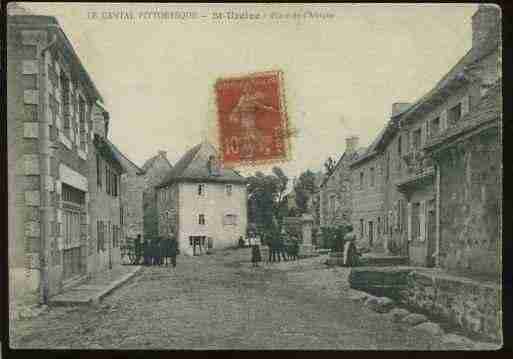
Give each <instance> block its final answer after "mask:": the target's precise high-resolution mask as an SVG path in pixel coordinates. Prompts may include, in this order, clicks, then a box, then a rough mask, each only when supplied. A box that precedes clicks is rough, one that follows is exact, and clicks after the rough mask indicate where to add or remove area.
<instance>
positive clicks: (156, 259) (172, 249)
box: [135, 236, 180, 268]
mask: <svg viewBox="0 0 513 359" xmlns="http://www.w3.org/2000/svg"><path fill="white" fill-rule="evenodd" d="M135 252H136V255H137V258H138V259H137V262H139V261H140V259H141V257H142V260H143V264H144V265H148V266H157V265H158V266H161V265H165V266H168V265H169V264H171V265H172V266H173V268H175V267H176V256H177V255H178V254H179V253H180V250H179V248H178V241H177V240H176V238H175V237H173V236H165V237H156V238H153V239H151V240H148V239H145V240H144V241H142V242H141V237H140V236H138V237H137V239H136V242H135Z"/></svg>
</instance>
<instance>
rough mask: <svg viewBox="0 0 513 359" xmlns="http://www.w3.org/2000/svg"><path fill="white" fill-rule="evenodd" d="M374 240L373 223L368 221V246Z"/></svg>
mask: <svg viewBox="0 0 513 359" xmlns="http://www.w3.org/2000/svg"><path fill="white" fill-rule="evenodd" d="M373 241H374V223H372V221H369V246H372V242H373Z"/></svg>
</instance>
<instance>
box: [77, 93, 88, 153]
mask: <svg viewBox="0 0 513 359" xmlns="http://www.w3.org/2000/svg"><path fill="white" fill-rule="evenodd" d="M78 113H79V122H80V149H82V150H85V147H86V143H87V135H86V132H85V130H86V103H85V101H84V99H83V98H82V97H80V98H79V100H78Z"/></svg>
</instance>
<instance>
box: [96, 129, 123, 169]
mask: <svg viewBox="0 0 513 359" xmlns="http://www.w3.org/2000/svg"><path fill="white" fill-rule="evenodd" d="M93 145H94V147H95V148H96V150H97V151H98V152H99V153H101V154H102V155H103V156H104V157H105V158H106V159H107V160H109V162H111V163H113V164H114V165H115V166H116V167H118V169H119V170H120V172H125V167H124V166H123V163H122V161H121V158H120V157H119V155H118V154H117V153H116V151H114V148H113V145H112V143H110V141H108V140H106V139H104V138H102V137H100V136H98V135H94V141H93Z"/></svg>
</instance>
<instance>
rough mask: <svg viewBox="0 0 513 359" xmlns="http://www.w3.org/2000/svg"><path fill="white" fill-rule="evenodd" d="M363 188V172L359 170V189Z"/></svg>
mask: <svg viewBox="0 0 513 359" xmlns="http://www.w3.org/2000/svg"><path fill="white" fill-rule="evenodd" d="M362 188H363V172H360V189H362Z"/></svg>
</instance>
